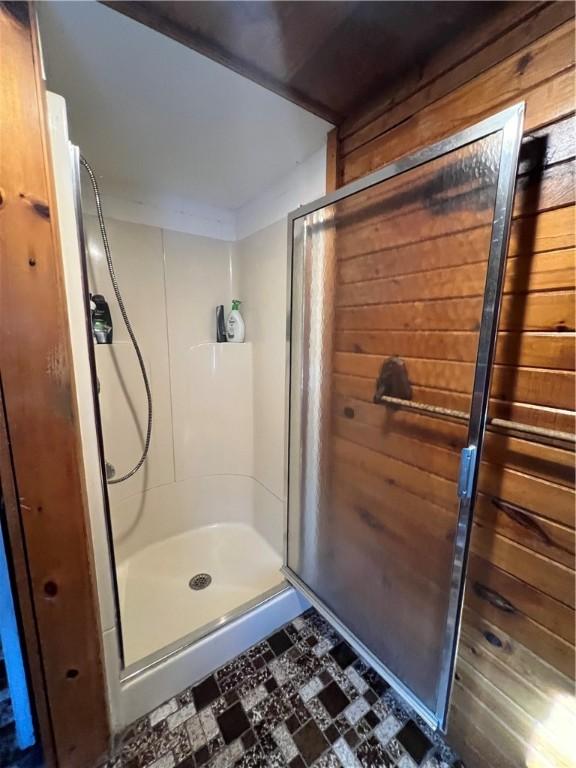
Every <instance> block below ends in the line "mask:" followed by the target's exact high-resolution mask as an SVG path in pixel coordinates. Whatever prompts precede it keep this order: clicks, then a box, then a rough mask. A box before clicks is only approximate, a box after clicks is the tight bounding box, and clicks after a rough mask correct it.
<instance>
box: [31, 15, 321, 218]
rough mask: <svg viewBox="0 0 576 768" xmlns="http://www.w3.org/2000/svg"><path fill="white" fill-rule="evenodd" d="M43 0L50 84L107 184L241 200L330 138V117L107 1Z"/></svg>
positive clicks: (207, 201)
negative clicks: (303, 106) (309, 109)
mask: <svg viewBox="0 0 576 768" xmlns="http://www.w3.org/2000/svg"><path fill="white" fill-rule="evenodd" d="M37 7H38V12H39V17H40V31H41V37H42V47H43V51H44V60H45V68H46V76H47V81H48V88H49V89H50V90H52V91H55V92H56V93H59V94H61V95H62V96H64V98H65V99H66V103H67V108H68V118H69V122H70V134H71V139H72V140H73V141H74V142H75V143H77V144H79V145H80V149H81V152H82V153H83V154H84V155H85V156H86V158H87V159H88V161H89V162H90V163H91V164H92V165H93V166H94V168H95V169H96V171H97V174H98V176H99V178H100V179H101V185H102V189H103V192H104V193H108V194H113V195H116V196H117V197H124V198H127V199H130V200H136V201H138V200H142V199H146V200H147V201H151V200H153V201H154V202H155V204H157V205H159V206H161V207H165V208H174V207H180V208H182V207H186V204H198V203H199V204H204V205H208V206H215V207H218V208H226V209H236V208H238V207H240V206H242V205H244V204H245V203H247V202H248V201H250V200H253V199H254V198H256V197H258V196H259V195H261V194H262V193H263V192H264V191H265V190H266V189H267V188H268V187H270V186H271V185H273V184H274V183H275V182H277V181H278V180H280V179H281V178H282V177H283V176H285V175H286V174H288V173H290V171H292V170H293V169H294V168H295V167H296V166H297V165H298V164H299V163H301V162H302V161H303V160H305V159H306V158H307V157H309V156H310V155H311V154H312V153H314V152H315V151H316V150H318V149H319V148H320V147H321V146H322V145H323V143H324V141H325V137H326V132H327V131H328V130H329V129H330V127H331V126H330V125H329V124H328V123H326V122H325V121H323V120H321V119H320V118H318V117H315V116H314V115H312V114H310V113H308V112H306V111H305V110H303V109H301V108H300V107H298V106H296V105H294V104H292V103H290V102H288V101H286V100H285V99H283V98H281V97H280V96H277V95H275V94H273V93H271V92H270V91H267V90H266V89H265V88H262V87H261V86H259V85H256V84H255V83H253V82H251V81H249V80H247V79H245V78H243V77H241V76H240V75H237V74H236V73H234V72H232V71H231V70H228V69H226V68H225V67H223V66H221V65H220V64H217V63H215V62H213V61H211V60H209V59H207V58H205V57H204V56H202V55H201V54H198V53H196V52H194V51H191V50H190V49H188V48H186V47H184V46H183V45H180V44H179V43H176V42H174V41H173V40H170V39H169V38H167V37H165V36H163V35H161V34H159V33H157V32H154V31H153V30H151V29H148V28H147V27H144V26H142V25H141V24H138V23H137V22H134V21H132V20H130V19H128V18H126V17H124V16H122V15H121V14H119V13H118V12H116V11H114V10H111V9H110V8H107V7H106V6H103V5H101V4H99V3H96V2H50V3H48V2H42V3H38V6H37Z"/></svg>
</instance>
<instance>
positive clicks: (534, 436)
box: [378, 395, 576, 450]
mask: <svg viewBox="0 0 576 768" xmlns="http://www.w3.org/2000/svg"><path fill="white" fill-rule="evenodd" d="M378 402H379V403H382V404H383V405H390V406H394V407H396V408H402V409H403V410H406V411H414V412H415V413H428V414H430V415H431V416H436V417H438V418H444V419H456V420H457V421H464V422H467V421H468V418H469V417H468V413H466V412H465V411H455V410H453V409H452V408H442V407H441V406H439V405H429V404H428V403H419V402H417V401H415V400H405V399H404V398H402V397H392V396H391V395H380V396H379V397H378ZM487 429H489V430H490V431H498V432H502V431H505V432H507V433H512V432H515V433H518V434H519V435H521V436H522V437H524V436H527V437H529V438H530V439H531V440H532V441H533V442H537V443H544V444H546V445H553V446H556V447H558V445H560V447H562V448H571V449H572V450H574V448H575V447H576V435H573V434H571V433H570V432H561V431H560V430H558V429H546V428H545V427H535V426H532V425H531V424H522V423H521V422H518V421H508V419H496V418H493V417H491V416H489V417H488V419H487Z"/></svg>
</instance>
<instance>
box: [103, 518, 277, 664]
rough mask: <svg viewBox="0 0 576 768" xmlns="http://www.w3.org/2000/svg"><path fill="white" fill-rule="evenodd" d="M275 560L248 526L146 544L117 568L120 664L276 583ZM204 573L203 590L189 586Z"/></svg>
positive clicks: (212, 528) (140, 656)
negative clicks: (207, 578)
mask: <svg viewBox="0 0 576 768" xmlns="http://www.w3.org/2000/svg"><path fill="white" fill-rule="evenodd" d="M280 566H281V558H280V556H279V555H278V554H277V552H276V551H275V550H274V549H273V548H272V547H271V546H270V544H268V542H267V541H266V540H265V539H264V538H263V537H262V536H261V535H260V534H259V533H258V532H257V531H256V530H255V529H254V528H253V527H251V526H250V525H248V524H246V523H218V524H215V525H208V526H203V527H199V528H194V529H191V530H188V531H186V532H184V533H180V534H178V535H176V536H172V537H170V538H168V539H164V540H163V541H160V542H157V543H154V544H151V545H149V546H147V547H145V548H144V549H143V550H140V551H139V552H137V553H135V554H133V555H132V556H130V557H129V558H127V559H126V560H124V561H123V562H122V563H121V564H119V566H118V591H119V598H120V615H121V620H122V636H123V642H124V656H125V664H126V665H131V664H134V663H135V662H137V661H140V660H141V659H144V658H145V657H147V656H149V655H150V654H153V653H155V652H157V651H159V650H160V649H162V648H164V647H165V646H168V645H170V644H172V643H174V642H175V641H177V640H179V639H180V638H182V637H185V636H186V635H188V634H190V633H191V632H194V631H196V630H198V629H200V628H201V627H203V626H205V625H206V624H209V623H211V622H214V621H217V620H218V619H220V618H222V617H223V616H225V615H226V614H228V613H229V612H230V611H233V610H235V609H237V608H239V607H241V606H242V605H244V604H246V603H249V602H250V601H253V600H254V599H255V598H258V597H259V596H260V595H262V594H263V593H265V592H267V591H268V590H270V589H272V588H273V587H276V586H278V585H279V584H281V583H282V576H281V574H280V571H279V569H280ZM198 573H208V574H210V576H211V577H212V583H211V584H210V586H209V587H207V588H206V589H204V590H200V591H194V590H192V589H190V587H189V586H188V582H189V581H190V579H191V578H192V576H194V575H196V574H198Z"/></svg>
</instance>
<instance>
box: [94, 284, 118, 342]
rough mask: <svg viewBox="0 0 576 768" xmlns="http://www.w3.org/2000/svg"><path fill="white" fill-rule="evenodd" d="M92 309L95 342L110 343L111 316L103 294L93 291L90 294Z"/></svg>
mask: <svg viewBox="0 0 576 768" xmlns="http://www.w3.org/2000/svg"><path fill="white" fill-rule="evenodd" d="M90 309H91V310H92V312H91V316H92V333H93V335H94V339H95V340H96V343H97V344H112V331H113V329H112V317H111V315H110V307H109V306H108V303H107V302H106V299H105V298H104V296H101V295H100V294H99V293H95V294H93V295H92V296H90Z"/></svg>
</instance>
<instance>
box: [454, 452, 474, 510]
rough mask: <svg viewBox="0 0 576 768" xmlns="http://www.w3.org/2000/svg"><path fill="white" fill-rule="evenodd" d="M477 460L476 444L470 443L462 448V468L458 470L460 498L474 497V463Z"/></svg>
mask: <svg viewBox="0 0 576 768" xmlns="http://www.w3.org/2000/svg"><path fill="white" fill-rule="evenodd" d="M475 462H476V446H475V445H469V446H468V447H467V448H462V451H461V453H460V470H459V472H458V498H459V499H471V498H472V484H473V480H474V464H475Z"/></svg>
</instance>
